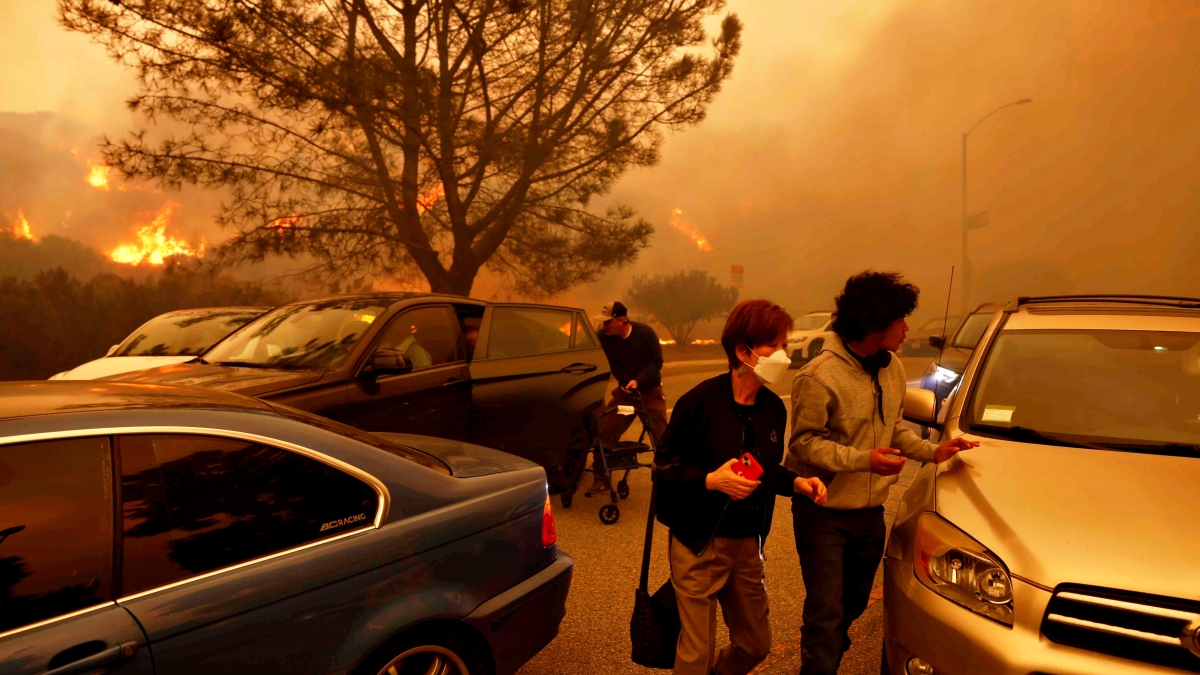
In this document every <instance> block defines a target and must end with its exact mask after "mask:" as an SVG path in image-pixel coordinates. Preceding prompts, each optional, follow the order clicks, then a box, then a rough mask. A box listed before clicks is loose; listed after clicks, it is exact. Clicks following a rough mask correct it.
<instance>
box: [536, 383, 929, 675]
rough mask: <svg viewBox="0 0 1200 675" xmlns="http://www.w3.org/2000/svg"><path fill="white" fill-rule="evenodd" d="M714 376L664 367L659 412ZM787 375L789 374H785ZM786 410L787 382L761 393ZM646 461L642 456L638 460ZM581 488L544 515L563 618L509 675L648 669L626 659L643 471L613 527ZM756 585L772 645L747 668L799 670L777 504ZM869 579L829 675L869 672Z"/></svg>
mask: <svg viewBox="0 0 1200 675" xmlns="http://www.w3.org/2000/svg"><path fill="white" fill-rule="evenodd" d="M927 365H928V360H927V359H905V369H906V371H907V372H908V374H909V376H910V378H911V377H914V376H916V375H918V374H920V373H921V372H923V371H924V369H925V367H926V366H927ZM722 370H723V364H722V363H720V362H715V363H714V362H711V361H708V362H693V363H668V364H667V367H666V368H665V369H664V371H663V387H664V389H665V390H666V394H667V407H668V409H670V408H672V407H673V406H674V404H675V401H676V400H678V398H679V397H680V396H681V395H683V394H684V393H685V392H686V391H687V390H689V389H691V388H692V387H693V386H695V385H696V384H698V383H699V382H701V381H702V380H704V379H707V378H709V377H712V376H714V375H717V374H719V373H720V372H721V371H722ZM792 372H793V373H794V372H795V371H792ZM771 389H772V390H774V391H775V392H776V393H778V394H779V395H780V396H783V397H785V399H784V402H785V403H788V404H789V406H790V401H789V398H790V393H791V379H790V378H789V379H788V381H787V382H785V383H784V384H781V385H774V386H772V387H771ZM638 427H639V425H637V424H634V427H633V429H631V430H630V436H633V437H636V435H637V431H638ZM647 459H648V456H647ZM916 468H917V465H916V463H913V462H910V463H908V465H907V466H906V468H905V470H904V472H903V473H901V475H900V482H899V483H898V484H897V485H896V486H895V487H894V488H893V489H892V494H891V497H890V499H889V500H888V503H887V505H886V508H887V513H888V525H889V527H890V526H891V519H892V517H893V516H894V514H895V509H896V506H897V505H898V503H899V499H900V497H901V495H902V494H903V492H904V489H906V488H907V487H908V484H909V483H910V482H911V481H912V476H913V474H914V473H915V472H916ZM589 483H590V477H586V476H585V478H584V481H583V485H581V487H580V490H579V492H578V493H577V494H576V495H575V500H574V503H573V504H572V505H571V508H569V509H567V508H563V506H562V504H561V503H560V502H559V500H558V499H557V498H556V499H554V502H553V508H554V519H555V522H556V524H557V526H558V546H559V548H560V549H561V550H563V551H565V552H567V553H569V554H570V555H571V556H573V557H574V558H575V574H574V579H573V581H572V584H571V594H570V597H569V598H568V600H567V616H566V618H565V619H564V620H563V622H562V626H561V629H560V631H559V635H558V637H557V638H555V640H554V641H553V642H552V643H550V645H549V646H548V647H546V648H545V649H544V650H542V652H541V653H540V654H538V655H537V656H536V657H534V658H533V660H532V661H530V662H529V663H528V664H526V665H525V666H524V667H523V668H521V670H519V671H518V674H519V675H569V674H574V673H580V674H584V673H587V674H591V673H603V674H610V673H611V674H613V675H618V674H629V675H634V674H638V675H650V674H652V673H661V672H664V671H655V670H651V669H647V668H642V667H641V666H638V665H635V664H634V663H633V662H632V661H630V660H629V650H630V644H629V617H630V614H631V613H632V612H633V598H634V590H635V589H636V588H637V582H638V572H639V566H640V564H641V553H642V543H643V536H644V534H645V527H646V511H647V507H648V505H649V499H650V474H649V472H648V471H646V470H639V471H634V472H633V473H631V474H630V476H629V486H630V495H629V498H628V499H625V500H621V502H620V509H621V518H620V520H619V521H618V522H617V523H616V524H614V525H604V524H603V523H601V522H600V519H599V516H598V512H599V509H600V506H601V505H603V504H605V503H607V501H608V497H607V496H604V497H594V498H592V499H586V498H584V497H583V490H584V489H585V488H586V486H587V485H588V484H589ZM666 536H667V531H666V528H664V527H663V526H662V525H658V524H655V534H654V537H655V539H654V562H653V564H652V566H651V571H650V585H651V590H653V589H654V588H657V587H658V586H659V585H661V584H662V583H664V582H666V581H667V558H666ZM764 553H765V556H766V583H767V593H768V596H769V598H770V610H771V630H772V632H773V633H774V647H773V649H772V653H771V656H769V657H768V658H767V660H766V661H765V662H763V664H762V665H760V666H759V667H758V668H757V669H756V670H755V672H756V673H763V674H769V675H776V674H778V675H783V674H784V673H789V674H792V673H796V672H799V670H800V623H801V620H800V617H801V609H802V608H803V605H804V583H803V582H802V581H801V578H800V564H799V560H798V558H797V555H796V548H795V539H794V537H793V535H792V513H791V509H790V503H789V501H788V500H786V499H780V500H778V501H777V502H776V507H775V517H774V523H773V525H772V527H771V534H770V536H769V537H768V538H767V542H766V547H765V549H764ZM879 583H880V577H879V576H877V577H876V586H877V588H876V594H875V595H874V596H873V599H872V604H871V606H870V607H868V608H867V611H866V613H864V614H863V616H862V618H860V619H859V620H858V621H857V622H855V624H854V626H853V627H852V628H851V633H850V634H851V638H852V639H853V641H854V643H853V645H852V646H851V648H850V651H849V652H848V653H847V654H846V657H845V659H844V660H843V661H842V667H841V669H840V670H839V671H838V672H839V673H842V674H845V675H876V674H877V673H878V672H879V657H880V651H881V649H882V639H883V636H882V616H883V611H882V610H883V603H882V602H878V601H877V600H878V598H879V597H880V596H881V595H882V589H881V588H879ZM718 640H719V641H720V642H721V643H722V644H724V642H726V641H728V636H727V633H726V632H725V627H724V625H723V624H722V625H721V626H720V633H719V637H718Z"/></svg>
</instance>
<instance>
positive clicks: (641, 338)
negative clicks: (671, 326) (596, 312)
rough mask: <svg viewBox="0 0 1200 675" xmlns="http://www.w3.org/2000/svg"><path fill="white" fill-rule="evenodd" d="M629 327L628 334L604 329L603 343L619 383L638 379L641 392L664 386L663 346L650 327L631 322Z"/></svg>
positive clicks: (621, 384)
mask: <svg viewBox="0 0 1200 675" xmlns="http://www.w3.org/2000/svg"><path fill="white" fill-rule="evenodd" d="M629 327H630V331H629V335H628V337H621V336H619V335H617V336H609V335H605V334H604V333H603V332H601V333H600V346H601V347H603V348H604V355H605V356H607V357H608V365H609V366H610V367H611V368H612V374H613V377H615V378H616V380H617V384H618V385H620V386H622V387H624V386H625V385H626V384H629V381H630V380H637V388H638V390H639V391H650V390H651V389H655V388H657V387H659V386H661V385H662V365H663V354H662V345H660V344H659V343H658V333H655V332H654V329H653V328H651V327H650V326H647V325H646V324H644V323H638V322H637V321H630V322H629Z"/></svg>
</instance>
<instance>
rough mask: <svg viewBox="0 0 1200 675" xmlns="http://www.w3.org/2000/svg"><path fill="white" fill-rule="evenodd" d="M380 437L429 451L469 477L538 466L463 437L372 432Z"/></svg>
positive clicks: (456, 473) (458, 473)
mask: <svg viewBox="0 0 1200 675" xmlns="http://www.w3.org/2000/svg"><path fill="white" fill-rule="evenodd" d="M372 434H373V435H375V436H379V437H380V438H386V439H387V440H389V441H391V442H393V443H398V444H400V445H406V446H408V447H410V448H413V449H414V450H420V451H421V452H423V453H425V454H427V455H433V456H434V457H437V458H438V459H440V460H442V461H443V462H445V463H446V465H447V466H449V467H450V473H451V474H453V475H454V476H455V477H456V478H472V477H475V476H488V475H491V474H493V473H504V472H506V471H519V470H521V469H536V468H540V467H539V466H538V465H537V464H535V463H534V462H531V461H529V460H527V459H522V458H520V457H517V456H516V455H510V454H508V453H507V452H501V451H499V450H493V449H491V448H485V447H483V446H482V445H473V444H471V443H464V442H463V441H453V440H450V439H446V438H434V437H432V436H415V435H413V434H393V433H380V432H377V431H375V432H372Z"/></svg>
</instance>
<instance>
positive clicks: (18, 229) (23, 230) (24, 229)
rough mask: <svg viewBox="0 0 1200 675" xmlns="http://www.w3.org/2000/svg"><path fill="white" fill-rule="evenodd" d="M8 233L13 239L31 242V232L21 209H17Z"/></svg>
mask: <svg viewBox="0 0 1200 675" xmlns="http://www.w3.org/2000/svg"><path fill="white" fill-rule="evenodd" d="M8 233H9V235H10V236H11V237H12V238H13V239H25V240H28V241H33V231H32V230H30V229H29V221H28V220H26V219H25V214H24V213H22V212H21V209H17V219H16V221H15V222H13V224H12V225H11V226H10V227H9V230H8Z"/></svg>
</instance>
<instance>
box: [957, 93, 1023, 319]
mask: <svg viewBox="0 0 1200 675" xmlns="http://www.w3.org/2000/svg"><path fill="white" fill-rule="evenodd" d="M1026 103H1033V99H1031V98H1023V99H1021V100H1019V101H1013V102H1012V103H1008V104H1005V105H1002V106H1000V107H999V108H996V109H995V110H993V111H992V112H990V113H988V114H986V115H984V116H983V117H981V118H979V121H978V122H976V123H975V126H973V127H971V128H970V129H968V130H967V133H965V134H963V135H962V298H963V300H962V315H963V316H966V315H967V313H968V312H970V311H971V308H970V307H969V305H968V303H970V301H971V265H970V262H969V260H968V259H967V230H970V229H973V228H972V227H971V226H970V223H969V221H970V217H969V216H968V215H967V137H968V136H970V135H971V132H972V131H975V129H976V128H977V127H978V126H979V125H980V124H983V121H984V120H986V119H987V118H989V117H991V116H992V115H995V114H996V113H998V112H1000V111H1001V110H1004V109H1005V108H1011V107H1012V106H1014V105H1025V104H1026ZM982 226H983V225H977V226H976V227H982Z"/></svg>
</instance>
